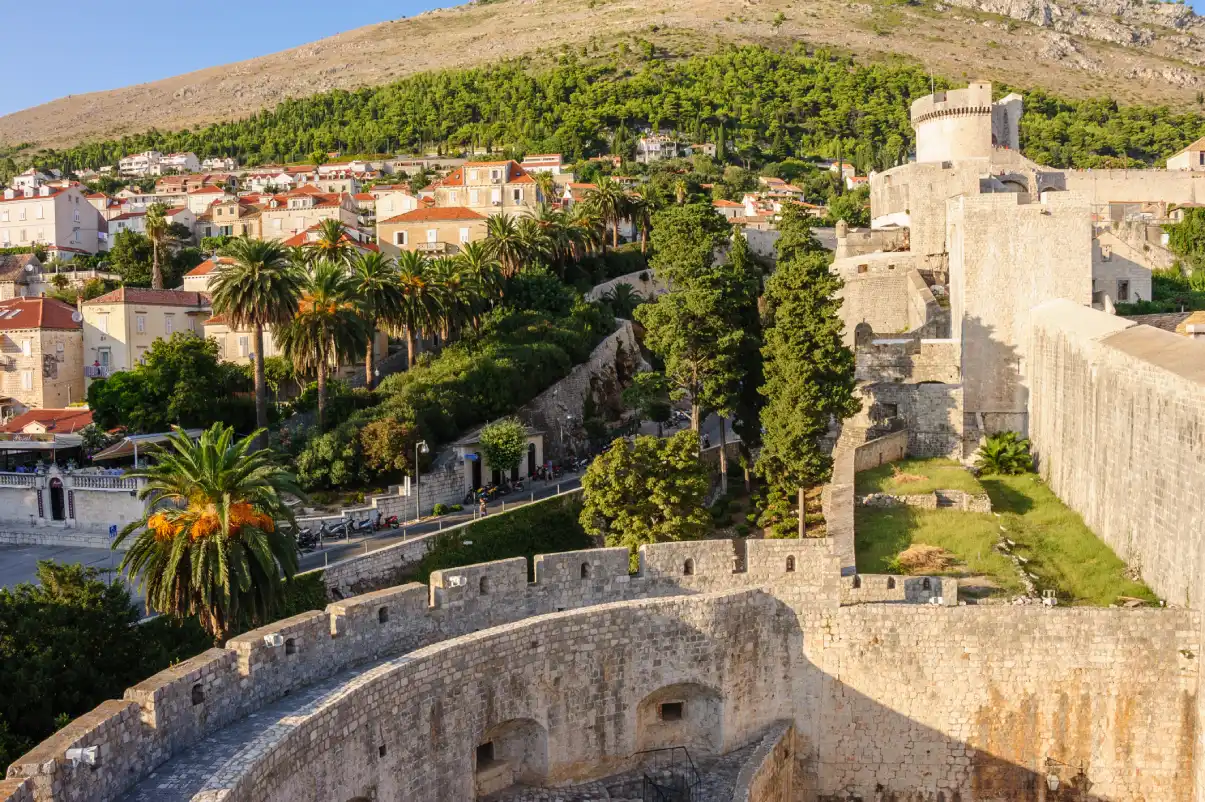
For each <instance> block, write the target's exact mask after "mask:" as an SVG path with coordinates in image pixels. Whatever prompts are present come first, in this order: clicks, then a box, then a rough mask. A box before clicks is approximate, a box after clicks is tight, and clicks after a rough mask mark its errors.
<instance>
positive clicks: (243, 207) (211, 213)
mask: <svg viewBox="0 0 1205 802" xmlns="http://www.w3.org/2000/svg"><path fill="white" fill-rule="evenodd" d="M262 214H263V212H262V210H261V209H260V207H259V206H258V205H256V204H255V203H252V202H250V201H248V200H246V199H245V198H224V199H221V200H218V201H216V202H215V203H213V205H211V206H210V207H209V209H208V211H206V212H205V213H204V214H201V215H199V216H198V217H197V226H198V232H197V233H198V235H199V236H202V237H208V236H219V235H225V236H228V237H249V238H251V239H259V238H260V235H261V232H262V230H263V221H262ZM204 232H208V233H204Z"/></svg>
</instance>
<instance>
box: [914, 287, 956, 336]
mask: <svg viewBox="0 0 1205 802" xmlns="http://www.w3.org/2000/svg"><path fill="white" fill-rule="evenodd" d="M907 290H908V331H909V332H911V333H912V334H914V335H916V336H918V337H924V338H928V339H942V338H948V337H949V336H950V314H949V312H948V311H946V310H945V309H943V308H942V306H941V304H939V303H938V302H937V298H936V297H934V295H933V290H931V289H929V285H928V284H927V283H925V278H924V276H922V275H921V273H920V271H919V270H910V271H908V283H907Z"/></svg>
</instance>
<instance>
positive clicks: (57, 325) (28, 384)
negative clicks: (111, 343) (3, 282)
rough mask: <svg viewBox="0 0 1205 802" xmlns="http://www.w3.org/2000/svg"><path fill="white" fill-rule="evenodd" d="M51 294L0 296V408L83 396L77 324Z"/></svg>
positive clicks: (63, 404) (67, 402)
mask: <svg viewBox="0 0 1205 802" xmlns="http://www.w3.org/2000/svg"><path fill="white" fill-rule="evenodd" d="M78 318H79V315H78V314H77V312H76V309H75V307H73V306H71V305H69V304H65V303H63V302H62V301H59V300H56V299H54V298H44V297H37V298H10V299H9V300H7V301H0V412H3V413H5V414H8V413H10V412H24V411H25V410H27V409H42V408H44V407H66V406H69V405H70V404H72V403H74V402H78V401H82V400H84V365H83V325H82V323H81V322H80V320H79V319H78Z"/></svg>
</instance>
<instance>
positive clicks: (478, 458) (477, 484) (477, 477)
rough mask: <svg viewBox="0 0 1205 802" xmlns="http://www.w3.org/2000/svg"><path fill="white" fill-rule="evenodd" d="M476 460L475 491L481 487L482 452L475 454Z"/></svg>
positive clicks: (474, 462) (474, 467)
mask: <svg viewBox="0 0 1205 802" xmlns="http://www.w3.org/2000/svg"><path fill="white" fill-rule="evenodd" d="M473 456H474V457H476V459H474V460H473V487H472V489H473V490H477V489H478V488H480V487H481V452H480V451H478V452H476V453H474V454H473Z"/></svg>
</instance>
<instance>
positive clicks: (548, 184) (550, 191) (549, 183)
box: [535, 172, 556, 203]
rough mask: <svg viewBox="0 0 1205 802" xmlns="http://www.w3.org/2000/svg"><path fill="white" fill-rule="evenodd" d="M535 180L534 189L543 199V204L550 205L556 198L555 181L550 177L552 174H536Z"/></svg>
mask: <svg viewBox="0 0 1205 802" xmlns="http://www.w3.org/2000/svg"><path fill="white" fill-rule="evenodd" d="M535 179H536V187H537V188H538V189H539V190H540V194H541V195H542V196H543V198H544V200H543V202H544V203H552V201H553V200H554V199H555V196H556V179H554V178H553V177H552V173H545V172H540V173H536V174H535Z"/></svg>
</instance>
